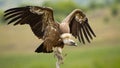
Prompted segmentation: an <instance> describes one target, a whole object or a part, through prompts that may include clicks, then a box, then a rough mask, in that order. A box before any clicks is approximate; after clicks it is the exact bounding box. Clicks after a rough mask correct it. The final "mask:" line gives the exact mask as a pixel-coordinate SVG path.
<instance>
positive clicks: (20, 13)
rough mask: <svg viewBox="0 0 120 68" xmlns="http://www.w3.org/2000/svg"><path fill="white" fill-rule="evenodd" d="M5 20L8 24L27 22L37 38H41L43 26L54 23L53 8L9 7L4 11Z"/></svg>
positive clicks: (43, 30)
mask: <svg viewBox="0 0 120 68" xmlns="http://www.w3.org/2000/svg"><path fill="white" fill-rule="evenodd" d="M4 17H5V20H9V22H8V24H10V23H13V22H14V25H17V24H21V25H22V24H29V25H30V27H31V29H32V31H33V33H34V34H35V35H36V36H37V37H38V38H43V36H44V32H45V28H46V27H47V26H48V25H50V24H52V23H54V18H53V10H52V9H51V8H47V7H38V6H26V7H18V8H11V9H8V10H6V11H5V15H4Z"/></svg>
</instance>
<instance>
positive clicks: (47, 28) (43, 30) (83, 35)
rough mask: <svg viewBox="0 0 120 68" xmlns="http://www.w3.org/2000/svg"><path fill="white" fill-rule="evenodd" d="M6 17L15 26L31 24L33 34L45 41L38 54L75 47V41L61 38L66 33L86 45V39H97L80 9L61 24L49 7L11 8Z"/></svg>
mask: <svg viewBox="0 0 120 68" xmlns="http://www.w3.org/2000/svg"><path fill="white" fill-rule="evenodd" d="M4 16H5V20H9V22H8V24H10V23H13V22H14V25H18V24H20V25H24V24H29V25H30V27H31V29H32V31H33V33H34V34H35V35H36V36H37V37H38V38H39V39H43V40H44V41H43V43H42V44H41V45H40V46H39V47H38V48H37V49H36V52H44V53H51V52H53V48H54V47H61V48H63V47H64V45H65V44H68V45H75V43H74V42H73V41H71V40H70V41H69V40H68V39H67V38H66V37H65V38H63V37H64V36H63V37H61V35H63V34H65V33H69V34H72V35H73V36H74V37H75V38H77V39H79V41H80V42H82V43H84V44H85V39H86V40H87V41H88V42H90V40H91V39H93V36H94V37H96V35H95V34H94V32H93V30H92V29H91V27H90V25H89V23H88V19H87V17H86V15H85V14H84V13H83V12H82V11H81V10H80V9H75V10H73V11H72V12H71V13H70V14H69V15H68V16H67V17H66V18H65V19H64V20H63V21H62V22H61V23H56V22H55V20H54V17H53V10H52V9H51V8H48V7H38V6H26V7H18V8H11V9H8V10H6V11H5V15H4ZM65 36H66V35H65ZM66 40H67V41H66Z"/></svg>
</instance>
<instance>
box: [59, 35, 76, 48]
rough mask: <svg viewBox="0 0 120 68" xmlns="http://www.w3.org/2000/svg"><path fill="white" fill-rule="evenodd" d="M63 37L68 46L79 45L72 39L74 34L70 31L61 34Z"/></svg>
mask: <svg viewBox="0 0 120 68" xmlns="http://www.w3.org/2000/svg"><path fill="white" fill-rule="evenodd" d="M60 37H61V39H62V40H63V43H64V44H65V45H68V46H77V44H76V43H75V41H73V40H72V39H71V37H72V35H71V34H70V33H64V34H62V35H61V36H60Z"/></svg>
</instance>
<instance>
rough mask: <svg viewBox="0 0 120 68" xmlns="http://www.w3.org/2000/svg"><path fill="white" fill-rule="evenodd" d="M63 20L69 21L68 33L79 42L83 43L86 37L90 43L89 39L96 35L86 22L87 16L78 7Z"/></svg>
mask: <svg viewBox="0 0 120 68" xmlns="http://www.w3.org/2000/svg"><path fill="white" fill-rule="evenodd" d="M64 21H67V22H66V23H69V27H70V33H71V34H72V35H73V36H74V37H75V38H78V39H79V41H80V42H82V43H84V44H85V39H86V40H87V41H88V42H89V43H90V40H92V39H93V37H96V35H95V33H94V32H93V30H92V28H91V27H90V25H89V23H88V18H87V17H86V15H85V14H84V13H83V12H82V11H81V10H80V9H75V10H74V11H73V12H72V13H70V14H69V15H68V16H67V17H66V19H65V20H64Z"/></svg>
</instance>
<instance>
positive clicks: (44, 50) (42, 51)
mask: <svg viewBox="0 0 120 68" xmlns="http://www.w3.org/2000/svg"><path fill="white" fill-rule="evenodd" d="M35 52H37V53H52V52H53V50H51V51H47V50H46V47H44V42H43V43H42V44H41V45H40V46H39V47H38V48H37V49H36V50H35Z"/></svg>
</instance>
